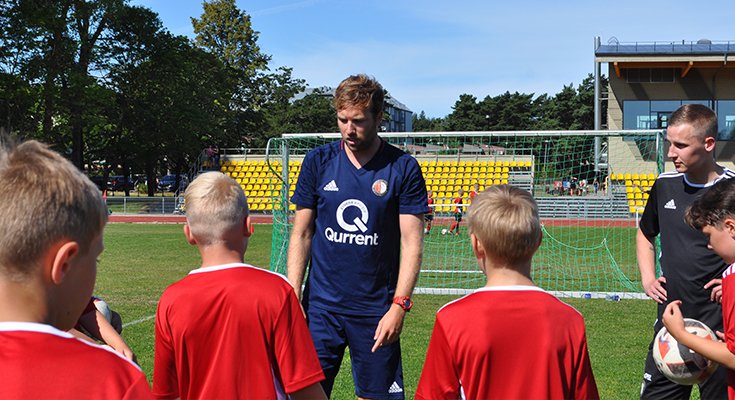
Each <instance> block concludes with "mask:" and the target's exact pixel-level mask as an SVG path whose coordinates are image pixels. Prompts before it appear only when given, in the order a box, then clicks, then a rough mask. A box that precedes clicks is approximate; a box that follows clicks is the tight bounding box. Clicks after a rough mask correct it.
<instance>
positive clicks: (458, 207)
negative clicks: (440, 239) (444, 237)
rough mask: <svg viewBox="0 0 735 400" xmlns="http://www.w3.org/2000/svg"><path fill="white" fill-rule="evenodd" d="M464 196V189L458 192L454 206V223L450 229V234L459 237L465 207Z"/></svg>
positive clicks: (453, 202)
mask: <svg viewBox="0 0 735 400" xmlns="http://www.w3.org/2000/svg"><path fill="white" fill-rule="evenodd" d="M463 196H464V189H462V188H460V189H459V190H458V191H457V197H455V198H454V200H453V201H452V204H454V205H455V206H454V223H453V224H452V227H451V228H449V234H450V235H451V234H452V233H454V234H456V235H459V223H460V222H462V216H463V215H464V209H463V207H464V205H463V204H462V201H463V200H462V197H463Z"/></svg>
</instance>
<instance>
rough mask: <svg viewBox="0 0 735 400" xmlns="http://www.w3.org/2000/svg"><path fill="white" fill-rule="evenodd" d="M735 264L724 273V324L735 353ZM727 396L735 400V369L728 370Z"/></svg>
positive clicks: (729, 344)
mask: <svg viewBox="0 0 735 400" xmlns="http://www.w3.org/2000/svg"><path fill="white" fill-rule="evenodd" d="M733 272H735V264H733V265H730V266H728V267H727V269H725V271H724V272H723V273H722V325H723V327H724V330H725V344H727V349H728V350H730V353H733V354H735V281H734V280H733V279H735V274H733ZM727 397H728V398H729V399H730V400H735V371H733V370H731V369H728V370H727Z"/></svg>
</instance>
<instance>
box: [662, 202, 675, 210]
mask: <svg viewBox="0 0 735 400" xmlns="http://www.w3.org/2000/svg"><path fill="white" fill-rule="evenodd" d="M664 208H665V209H667V210H676V203H674V199H671V200H669V201H667V202H666V204H664Z"/></svg>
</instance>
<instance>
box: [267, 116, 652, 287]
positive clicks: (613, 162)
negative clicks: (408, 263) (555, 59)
mask: <svg viewBox="0 0 735 400" xmlns="http://www.w3.org/2000/svg"><path fill="white" fill-rule="evenodd" d="M663 133H664V131H662V130H636V131H536V132H436V133H424V132H412V133H383V134H381V137H382V138H384V139H385V140H386V141H388V142H389V143H391V144H393V145H395V146H397V147H399V148H401V149H403V150H404V151H406V152H408V153H410V154H412V155H413V156H414V157H415V158H416V159H417V161H418V162H419V165H420V166H421V170H422V172H423V175H424V179H425V181H426V186H427V189H429V190H431V191H432V193H433V205H432V208H433V210H434V220H433V223H432V226H431V229H430V230H429V231H428V233H426V234H425V236H424V256H423V262H422V267H421V274H420V276H419V280H418V284H417V289H416V292H418V293H440V294H442V293H443V294H464V293H468V292H471V291H473V290H474V289H476V288H478V287H481V286H483V285H484V283H485V279H484V276H483V274H482V272H481V271H480V269H479V267H478V266H477V260H476V259H475V257H474V254H473V252H472V249H471V247H470V241H469V238H468V236H467V228H466V221H462V222H461V224H460V228H459V232H460V235H450V234H448V232H447V231H448V230H449V228H450V226H451V225H452V224H453V223H454V222H455V219H454V217H453V211H454V208H455V207H456V205H455V204H454V203H453V200H454V199H456V198H457V197H460V195H459V190H460V189H462V190H463V191H464V195H462V196H461V200H460V202H461V203H460V206H461V207H463V208H466V207H467V206H468V205H469V202H470V199H469V193H470V191H472V190H473V188H474V186H475V185H476V184H477V186H479V189H480V190H483V189H484V188H486V187H488V186H491V185H498V184H511V185H515V186H518V187H521V188H523V189H525V190H528V191H529V192H531V193H532V194H533V195H534V198H535V199H536V201H537V203H538V205H539V212H540V216H541V219H542V223H543V234H544V238H543V241H542V244H541V247H540V249H539V251H538V252H537V253H536V255H535V256H534V258H533V269H532V277H533V280H534V282H535V283H536V284H537V285H538V286H540V287H542V288H543V289H545V290H547V291H550V292H552V293H554V294H556V295H558V296H574V297H605V296H609V295H617V296H620V297H621V298H639V297H641V296H642V293H641V292H642V289H641V287H640V283H639V274H638V268H637V262H636V255H635V236H636V229H637V221H638V217H639V215H640V213H641V212H642V211H643V207H644V205H645V201H646V199H647V198H648V191H649V190H650V187H651V185H652V184H653V181H654V180H655V179H656V176H657V175H658V174H659V173H660V172H661V171H662V170H663V145H664V140H663ZM338 139H339V135H338V134H285V135H283V136H282V137H280V138H273V139H271V140H270V141H269V142H268V147H267V150H266V163H267V164H268V168H269V169H270V170H271V172H272V174H273V175H275V176H277V178H278V179H277V180H275V181H276V185H275V186H276V187H274V190H273V191H272V196H273V198H272V204H273V210H272V212H273V237H272V249H271V265H270V268H271V270H273V271H276V272H279V273H283V274H285V273H286V255H287V249H288V240H289V228H290V224H291V222H292V217H293V212H294V209H295V207H294V205H293V204H291V203H290V201H289V199H290V197H291V195H292V194H293V190H294V189H295V187H296V181H297V179H298V174H299V171H300V167H301V161H302V160H303V158H304V156H305V155H306V153H307V152H308V151H309V150H311V149H313V148H315V147H317V146H320V145H323V144H326V143H328V142H330V141H334V140H338ZM427 228H428V226H427Z"/></svg>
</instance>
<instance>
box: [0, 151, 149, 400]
mask: <svg viewBox="0 0 735 400" xmlns="http://www.w3.org/2000/svg"><path fill="white" fill-rule="evenodd" d="M0 193H2V196H0V226H2V227H3V228H2V229H0V243H2V246H0V342H2V348H1V349H0V375H2V377H3V383H2V385H0V398H2V399H21V398H22V399H72V398H74V399H76V398H90V399H128V398H130V399H146V398H151V392H150V388H149V387H148V382H147V380H146V377H145V375H144V374H143V372H142V371H141V370H140V369H139V368H138V367H137V366H136V365H135V364H133V363H132V362H130V361H128V360H126V359H125V358H123V357H122V356H120V355H119V354H117V353H116V352H114V351H111V350H107V349H104V348H102V347H101V346H97V345H94V344H91V343H88V342H83V341H81V340H78V339H76V338H74V337H73V336H72V335H71V334H69V333H68V332H66V331H67V330H69V329H71V328H72V327H73V326H74V324H75V323H76V322H77V319H78V318H79V316H80V315H81V314H82V310H84V307H85V306H86V305H87V303H88V302H89V299H90V296H91V295H92V289H93V288H94V283H95V278H96V273H97V262H96V260H97V257H98V256H99V255H100V253H101V252H102V250H103V249H104V245H103V243H102V231H103V229H104V226H105V223H106V222H107V209H106V207H105V203H104V202H103V200H102V195H101V193H100V191H99V189H97V187H96V186H95V185H94V184H93V183H92V182H91V181H90V180H89V178H87V177H86V176H85V175H84V174H82V173H81V172H80V171H79V170H78V169H77V168H76V167H75V166H74V165H72V163H71V162H69V161H68V160H66V159H64V158H63V157H62V156H60V155H59V154H56V153H55V152H53V151H51V150H49V149H48V148H47V147H46V146H45V145H43V144H41V143H39V142H36V141H28V142H25V143H22V144H19V145H17V146H15V145H12V144H9V143H7V142H6V139H4V138H3V137H0Z"/></svg>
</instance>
